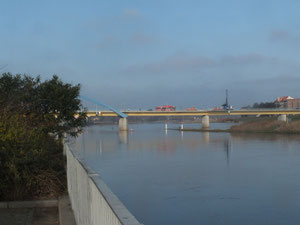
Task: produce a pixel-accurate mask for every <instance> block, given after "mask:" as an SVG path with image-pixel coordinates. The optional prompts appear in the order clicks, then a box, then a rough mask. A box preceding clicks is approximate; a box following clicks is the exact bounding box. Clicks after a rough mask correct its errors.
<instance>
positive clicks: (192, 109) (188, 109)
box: [186, 106, 197, 111]
mask: <svg viewBox="0 0 300 225" xmlns="http://www.w3.org/2000/svg"><path fill="white" fill-rule="evenodd" d="M186 111H197V109H196V108H195V107H194V106H193V107H191V108H187V109H186Z"/></svg>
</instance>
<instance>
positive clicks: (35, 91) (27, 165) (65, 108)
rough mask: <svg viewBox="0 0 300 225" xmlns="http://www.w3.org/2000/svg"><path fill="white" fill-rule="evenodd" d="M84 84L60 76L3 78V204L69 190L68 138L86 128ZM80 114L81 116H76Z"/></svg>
mask: <svg viewBox="0 0 300 225" xmlns="http://www.w3.org/2000/svg"><path fill="white" fill-rule="evenodd" d="M79 90H80V86H79V85H76V86H72V85H70V84H64V83H63V82H62V81H61V80H59V79H58V77H57V76H54V77H53V78H52V79H51V80H49V81H45V82H41V81H40V79H39V78H32V77H29V76H23V77H22V76H20V75H16V76H13V75H11V74H3V75H2V77H1V78H0V200H24V199H37V198H39V199H40V198H49V197H57V196H58V195H59V194H60V193H62V192H63V191H64V190H65V187H66V175H65V163H64V157H63V146H62V139H61V137H62V135H63V133H65V132H66V133H69V134H71V135H73V136H76V135H77V134H78V132H80V129H81V127H82V126H84V125H85V122H86V115H85V112H84V111H81V104H80V100H79V99H78V97H79ZM75 114H77V116H76V117H75Z"/></svg>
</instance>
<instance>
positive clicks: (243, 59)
mask: <svg viewBox="0 0 300 225" xmlns="http://www.w3.org/2000/svg"><path fill="white" fill-rule="evenodd" d="M264 62H274V63H275V62H277V59H276V58H275V57H266V56H263V55H261V54H258V53H249V54H244V55H235V56H223V57H222V58H221V60H220V61H219V64H225V65H246V64H259V63H264Z"/></svg>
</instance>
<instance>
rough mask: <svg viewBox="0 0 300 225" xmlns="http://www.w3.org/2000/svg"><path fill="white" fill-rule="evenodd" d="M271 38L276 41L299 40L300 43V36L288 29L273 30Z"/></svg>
mask: <svg viewBox="0 0 300 225" xmlns="http://www.w3.org/2000/svg"><path fill="white" fill-rule="evenodd" d="M269 40H270V41H274V42H278V41H280V42H297V43H300V36H299V35H295V34H292V33H290V32H288V31H287V30H281V29H278V30H272V31H271V32H270V35H269Z"/></svg>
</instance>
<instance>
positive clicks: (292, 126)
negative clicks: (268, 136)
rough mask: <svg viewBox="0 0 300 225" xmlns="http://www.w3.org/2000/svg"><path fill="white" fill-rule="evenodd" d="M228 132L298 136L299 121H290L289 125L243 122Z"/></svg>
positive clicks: (272, 121) (299, 130) (275, 122)
mask: <svg viewBox="0 0 300 225" xmlns="http://www.w3.org/2000/svg"><path fill="white" fill-rule="evenodd" d="M228 131H229V132H253V133H282V134H299V133H300V121H299V120H296V121H292V122H289V123H286V122H282V121H277V120H265V121H263V120H260V121H251V122H245V123H242V124H239V125H235V126H232V127H231V128H230V129H229V130H228Z"/></svg>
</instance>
